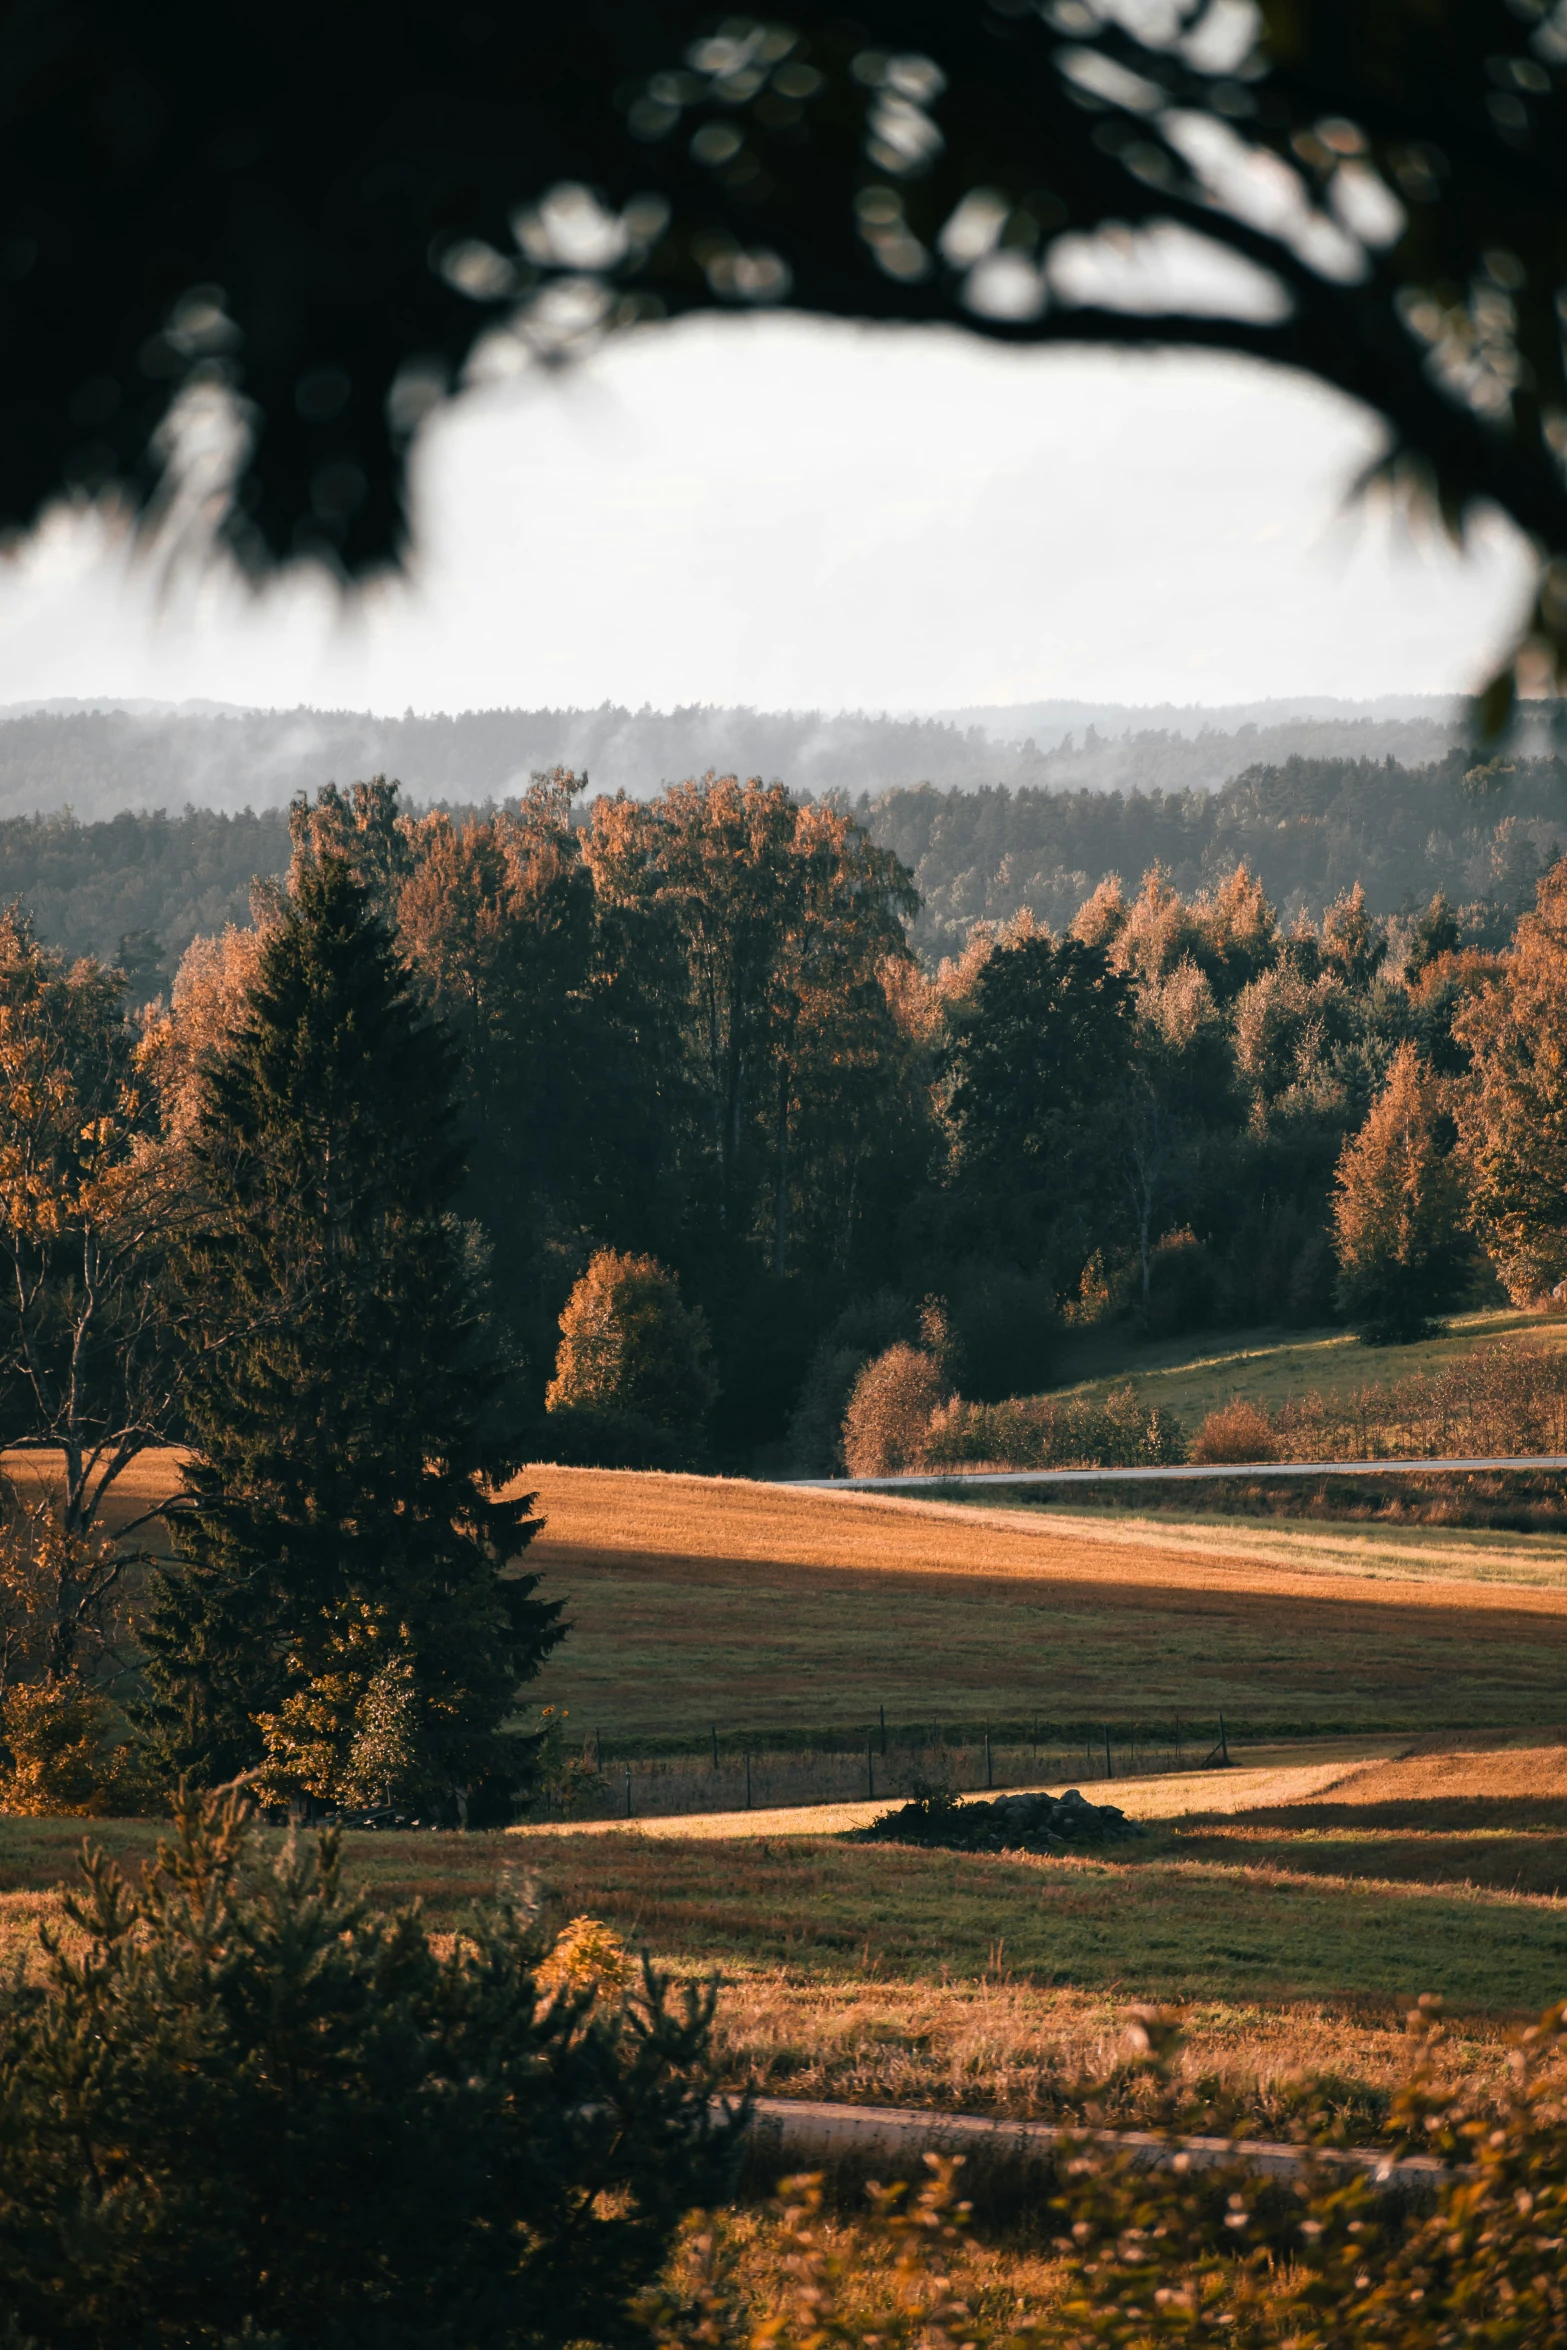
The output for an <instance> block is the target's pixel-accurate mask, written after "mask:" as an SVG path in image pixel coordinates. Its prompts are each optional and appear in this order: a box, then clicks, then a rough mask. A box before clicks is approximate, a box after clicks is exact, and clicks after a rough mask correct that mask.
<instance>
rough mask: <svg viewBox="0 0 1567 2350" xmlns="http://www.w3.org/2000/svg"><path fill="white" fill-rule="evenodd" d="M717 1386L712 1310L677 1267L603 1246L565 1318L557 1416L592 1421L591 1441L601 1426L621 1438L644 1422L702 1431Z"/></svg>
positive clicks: (682, 1431)
mask: <svg viewBox="0 0 1567 2350" xmlns="http://www.w3.org/2000/svg"><path fill="white" fill-rule="evenodd" d="M716 1392H717V1382H716V1380H715V1379H714V1376H713V1371H712V1366H711V1348H710V1346H709V1343H708V1336H707V1323H706V1319H705V1317H704V1316H703V1314H702V1311H701V1308H700V1307H692V1306H687V1305H685V1304H683V1303H682V1301H681V1296H680V1284H679V1282H678V1281H677V1280H676V1278H675V1276H674V1275H673V1274H672V1273H670V1272H669V1271H668V1270H667V1269H666V1268H665V1267H664V1266H663V1265H661V1264H659V1263H658V1261H657V1260H656V1258H653V1257H646V1256H633V1255H630V1254H629V1253H621V1252H618V1251H616V1250H615V1249H609V1248H604V1249H599V1250H597V1251H596V1252H595V1254H594V1256H593V1258H592V1261H591V1262H590V1264H589V1266H588V1268H587V1271H586V1272H585V1273H584V1274H583V1275H582V1277H581V1279H580V1280H579V1281H578V1282H577V1284H576V1286H575V1287H574V1288H573V1290H572V1293H571V1295H570V1297H569V1298H568V1299H567V1301H566V1307H565V1311H564V1312H563V1313H562V1315H561V1317H560V1351H559V1353H558V1354H557V1356H556V1358H555V1376H554V1378H553V1380H552V1381H551V1382H550V1386H549V1389H548V1392H547V1394H546V1396H545V1408H546V1410H547V1411H548V1412H549V1413H550V1414H551V1416H552V1418H556V1419H559V1418H561V1417H562V1416H569V1417H570V1418H572V1419H574V1420H575V1421H577V1422H578V1423H579V1424H583V1423H586V1424H587V1425H586V1434H587V1436H588V1438H589V1441H590V1442H591V1438H592V1435H593V1433H594V1430H595V1428H596V1430H597V1432H598V1434H599V1436H600V1438H601V1439H602V1438H606V1437H608V1436H610V1435H611V1433H612V1432H613V1431H614V1430H615V1429H616V1428H617V1427H618V1429H619V1430H620V1433H621V1437H622V1439H623V1440H625V1439H627V1438H630V1437H632V1436H634V1433H635V1431H636V1429H637V1428H638V1427H639V1426H641V1427H645V1428H647V1429H650V1430H654V1431H657V1432H660V1433H662V1434H664V1435H668V1436H675V1437H680V1438H684V1439H687V1440H696V1439H699V1438H700V1434H701V1430H702V1423H703V1421H704V1419H705V1418H706V1415H707V1411H708V1407H709V1406H710V1405H711V1403H712V1401H713V1398H714V1395H715V1393H716Z"/></svg>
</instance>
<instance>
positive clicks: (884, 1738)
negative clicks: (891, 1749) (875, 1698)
mask: <svg viewBox="0 0 1567 2350" xmlns="http://www.w3.org/2000/svg"><path fill="white" fill-rule="evenodd" d="M876 1710H877V1712H878V1713H879V1714H880V1715H881V1750H882V1753H883V1754H885V1753H886V1751H887V1708H886V1707H885V1706H884V1705H882V1706H878V1707H877V1709H876Z"/></svg>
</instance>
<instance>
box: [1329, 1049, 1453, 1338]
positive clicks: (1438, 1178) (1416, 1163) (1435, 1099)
mask: <svg viewBox="0 0 1567 2350" xmlns="http://www.w3.org/2000/svg"><path fill="white" fill-rule="evenodd" d="M1452 1139H1453V1128H1452V1121H1451V1119H1450V1118H1448V1117H1447V1115H1446V1114H1445V1112H1444V1108H1443V1101H1442V1088H1441V1086H1440V1084H1439V1083H1438V1081H1437V1080H1436V1079H1434V1078H1433V1077H1432V1075H1431V1073H1430V1071H1429V1070H1428V1069H1427V1068H1426V1067H1425V1065H1424V1064H1423V1062H1422V1061H1421V1059H1420V1056H1419V1054H1418V1053H1417V1052H1416V1050H1415V1048H1414V1046H1413V1045H1412V1044H1409V1043H1404V1044H1401V1045H1400V1046H1399V1048H1398V1051H1397V1052H1396V1053H1395V1054H1394V1056H1393V1062H1392V1066H1391V1068H1390V1069H1389V1071H1388V1075H1387V1083H1386V1084H1385V1085H1384V1087H1383V1089H1382V1091H1381V1093H1380V1094H1379V1095H1378V1096H1377V1099H1376V1101H1375V1102H1374V1103H1373V1104H1372V1107H1371V1112H1370V1115H1369V1116H1368V1118H1367V1119H1366V1122H1365V1124H1364V1126H1362V1128H1361V1129H1360V1132H1359V1133H1358V1134H1357V1135H1355V1136H1354V1137H1353V1138H1352V1139H1351V1140H1350V1141H1349V1142H1347V1143H1346V1144H1345V1146H1344V1149H1343V1151H1342V1153H1341V1155H1340V1158H1339V1163H1338V1172H1337V1176H1336V1179H1335V1181H1336V1193H1335V1198H1334V1202H1333V1222H1334V1232H1335V1237H1336V1241H1337V1247H1338V1261H1339V1299H1340V1302H1341V1304H1342V1305H1343V1307H1344V1309H1345V1311H1346V1312H1347V1313H1348V1315H1349V1317H1350V1319H1351V1321H1352V1322H1353V1323H1354V1324H1355V1326H1356V1328H1357V1329H1358V1330H1359V1332H1360V1334H1361V1336H1362V1337H1363V1338H1364V1339H1366V1340H1367V1341H1375V1342H1377V1343H1379V1344H1380V1343H1386V1342H1388V1341H1392V1342H1394V1343H1397V1342H1401V1341H1403V1340H1406V1339H1411V1338H1418V1337H1420V1336H1421V1334H1422V1333H1423V1332H1424V1331H1426V1330H1427V1329H1429V1327H1430V1325H1431V1320H1432V1317H1433V1316H1434V1315H1436V1314H1440V1313H1441V1312H1442V1311H1443V1310H1444V1308H1446V1307H1447V1306H1450V1305H1451V1304H1452V1302H1453V1300H1454V1298H1455V1297H1456V1295H1457V1294H1458V1290H1459V1287H1460V1285H1461V1282H1462V1277H1463V1271H1464V1266H1465V1262H1466V1258H1467V1253H1468V1252H1467V1245H1466V1239H1465V1233H1464V1210H1465V1202H1464V1190H1463V1185H1462V1182H1461V1180H1460V1176H1459V1170H1458V1166H1457V1163H1456V1161H1455V1159H1454V1157H1453V1155H1452V1147H1451V1146H1452Z"/></svg>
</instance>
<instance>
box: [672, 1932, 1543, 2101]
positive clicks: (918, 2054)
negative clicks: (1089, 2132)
mask: <svg viewBox="0 0 1567 2350" xmlns="http://www.w3.org/2000/svg"><path fill="white" fill-rule="evenodd" d="M1405 2012H1406V2011H1405V2009H1404V2008H1403V2007H1402V2006H1401V2005H1399V2004H1398V2003H1396V2002H1389V2003H1383V2002H1378V2001H1371V2000H1355V1999H1339V2000H1297V2001H1290V2002H1287V2003H1282V2004H1272V2005H1270V2004H1269V2003H1268V2002H1266V2001H1262V2000H1255V2001H1251V2000H1197V2001H1195V2002H1193V2004H1192V2005H1190V2006H1189V2007H1188V2008H1187V2009H1186V2010H1185V2025H1186V2032H1185V2039H1184V2042H1183V2045H1182V2049H1181V2053H1180V2057H1179V2059H1178V2062H1177V2066H1176V2077H1177V2080H1178V2083H1179V2086H1180V2088H1181V2090H1182V2092H1183V2097H1184V2098H1185V2099H1186V2100H1187V2101H1189V2102H1190V2104H1191V2105H1192V2106H1193V2107H1195V2108H1196V2109H1198V2110H1199V2111H1201V2112H1202V2113H1203V2114H1204V2115H1206V2117H1207V2119H1208V2121H1209V2123H1210V2125H1211V2126H1213V2127H1215V2128H1225V2129H1228V2128H1232V2127H1233V2128H1238V2129H1244V2130H1247V2131H1250V2132H1251V2133H1252V2134H1253V2135H1258V2136H1264V2137H1268V2136H1274V2137H1278V2136H1287V2135H1288V2132H1289V2129H1290V2125H1291V2123H1292V2122H1293V2121H1294V2120H1295V2119H1296V2118H1297V2117H1298V2116H1299V2115H1300V2114H1301V2113H1302V2112H1303V2111H1304V2110H1305V2109H1306V2108H1307V2107H1308V2106H1312V2107H1314V2108H1318V2109H1320V2108H1321V2107H1323V2106H1324V2105H1325V2106H1326V2107H1327V2109H1328V2110H1329V2111H1330V2112H1331V2113H1332V2114H1333V2115H1334V2117H1335V2118H1336V2119H1337V2120H1340V2121H1342V2122H1343V2124H1344V2125H1345V2127H1346V2129H1347V2130H1348V2131H1349V2133H1350V2134H1351V2135H1352V2136H1353V2135H1356V2134H1358V2135H1359V2136H1361V2137H1362V2138H1374V2137H1375V2135H1376V2133H1377V2131H1378V2129H1379V2128H1380V2126H1381V2122H1382V2119H1383V2117H1384V2116H1385V2114H1386V2112H1387V2109H1388V2105H1389V2103H1390V2102H1391V2100H1392V2097H1393V2094H1394V2091H1395V2090H1396V2088H1397V2086H1398V2084H1399V2082H1400V2081H1401V2080H1402V2079H1403V2078H1404V2076H1405V2074H1406V2072H1407V2070H1408V2063H1409V2049H1408V2040H1407V2035H1406V2030H1405ZM1128 2015H1129V2002H1128V2001H1126V2000H1125V1999H1123V1998H1122V1997H1120V1996H1118V1995H1106V1994H1104V1993H1091V1992H1084V1991H1076V1990H1071V1989H1059V1990H1041V1989H1039V1988H1037V1987H1036V1986H1033V1985H1030V1984H1026V1983H1017V1982H1013V1981H1009V1980H1008V1979H1007V1978H1006V1974H1005V1951H1004V1948H1003V1949H1002V1950H1001V1952H1000V1968H999V1971H998V1973H997V1975H996V1976H995V1977H994V1979H988V1980H985V1981H981V1982H978V1983H939V1984H938V1983H932V1982H923V1983H918V1984H887V1983H872V1982H866V1981H858V1982H852V1983H830V1982H824V1981H822V1980H821V1979H820V1978H819V1977H813V1976H812V1975H810V1974H808V1973H803V1972H800V1971H797V1970H793V1969H790V1968H787V1967H780V1968H776V1969H772V1968H766V1969H762V1968H758V1969H754V1970H746V1971H745V1972H742V1973H740V1974H738V1975H733V1976H730V1975H726V1978H725V1985H724V1990H723V1994H722V1996H721V1998H720V2000H719V2007H718V2023H717V2033H716V2041H715V2046H716V2052H717V2055H718V2059H719V2063H720V2065H721V2067H722V2071H723V2077H724V2081H725V2085H726V2086H727V2087H729V2088H731V2089H734V2090H741V2091H749V2092H750V2093H751V2094H752V2095H753V2096H758V2097H795V2098H825V2099H829V2100H837V2101H841V2102H843V2103H846V2104H851V2105H908V2106H929V2107H931V2108H933V2109H935V2110H939V2111H942V2112H948V2113H986V2114H994V2115H996V2116H998V2117H1000V2118H1004V2119H1007V2120H1013V2121H1041V2120H1043V2121H1061V2122H1070V2121H1077V2120H1080V2119H1082V2117H1083V2115H1084V2114H1085V2112H1086V2111H1087V2108H1088V2106H1089V2105H1090V2104H1091V2103H1092V2104H1096V2105H1097V2106H1098V2107H1099V2109H1100V2110H1101V2111H1102V2112H1103V2113H1104V2114H1105V2116H1106V2118H1107V2120H1109V2121H1110V2122H1112V2123H1113V2124H1115V2125H1116V2126H1119V2127H1123V2128H1127V2129H1136V2128H1142V2127H1144V2126H1146V2125H1147V2124H1148V2123H1149V2122H1150V2120H1151V2119H1152V2115H1153V2107H1152V2105H1151V2103H1150V2093H1151V2091H1152V2089H1153V2083H1152V2081H1151V2079H1150V2076H1149V2074H1148V2072H1147V2070H1146V2068H1145V2067H1144V2066H1142V2065H1141V2064H1139V2063H1138V2062H1137V2061H1136V2054H1137V2052H1136V2049H1135V2047H1134V2046H1133V2044H1132V2042H1131V2041H1130V2040H1129V2038H1128ZM1510 2045H1511V2032H1510V2027H1509V2026H1508V2025H1507V2024H1506V2023H1504V2022H1502V2021H1501V2020H1499V2019H1496V2020H1491V2019H1486V2018H1483V2017H1480V2018H1476V2017H1467V2018H1464V2019H1462V2020H1459V2021H1455V2022H1453V2023H1452V2024H1450V2025H1449V2028H1448V2033H1447V2036H1446V2039H1445V2040H1444V2043H1443V2052H1442V2062H1443V2065H1444V2066H1445V2068H1446V2072H1447V2077H1448V2078H1449V2079H1450V2080H1451V2081H1452V2083H1453V2084H1454V2085H1455V2086H1456V2085H1457V2084H1459V2083H1463V2084H1465V2085H1467V2086H1468V2087H1470V2088H1471V2089H1478V2090H1481V2091H1483V2092H1485V2093H1486V2094H1494V2095H1497V2096H1500V2095H1501V2093H1502V2091H1503V2090H1504V2088H1505V2085H1506V2082H1507V2078H1508V2051H1509V2048H1510Z"/></svg>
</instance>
